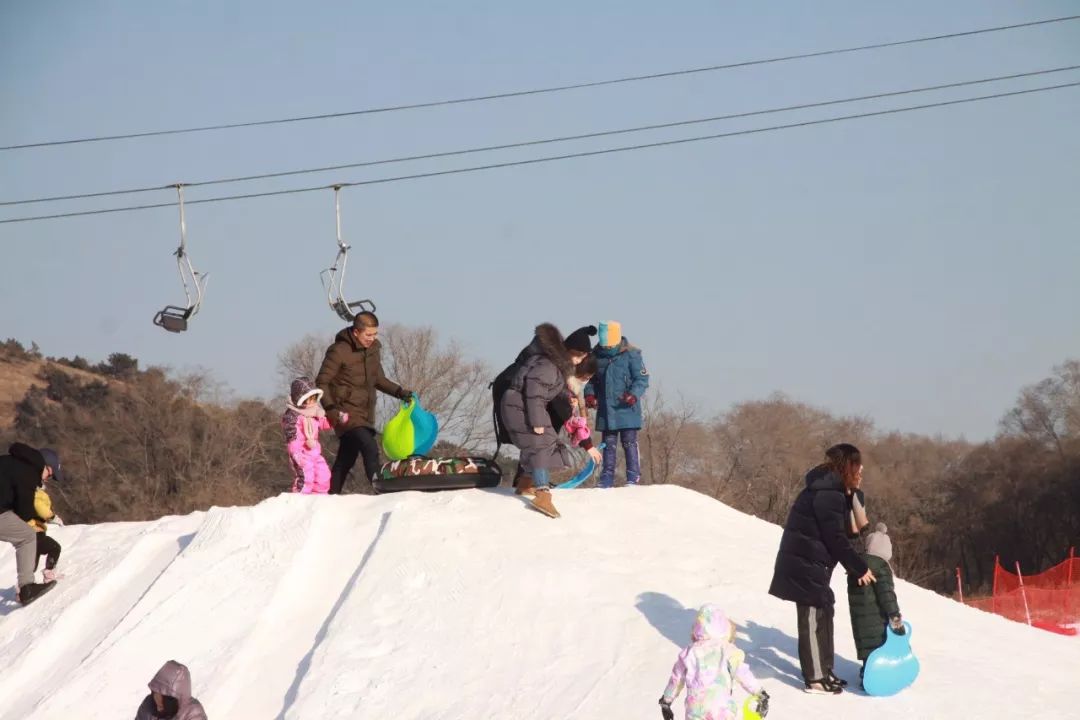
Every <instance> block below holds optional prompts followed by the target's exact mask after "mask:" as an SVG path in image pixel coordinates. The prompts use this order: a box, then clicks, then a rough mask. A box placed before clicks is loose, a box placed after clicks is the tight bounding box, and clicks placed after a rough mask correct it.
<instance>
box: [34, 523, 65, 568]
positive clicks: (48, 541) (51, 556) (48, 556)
mask: <svg viewBox="0 0 1080 720" xmlns="http://www.w3.org/2000/svg"><path fill="white" fill-rule="evenodd" d="M42 555H44V556H45V569H46V570H52V569H53V568H54V567H56V563H57V561H58V560H59V559H60V543H58V542H56V541H55V540H53V539H52V538H51V537H49V536H48V535H46V534H45V533H43V532H39V533H38V534H37V555H35V556H34V569H35V570H37V568H38V563H39V562H40V561H41V556H42Z"/></svg>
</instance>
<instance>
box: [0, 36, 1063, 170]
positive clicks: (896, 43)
mask: <svg viewBox="0 0 1080 720" xmlns="http://www.w3.org/2000/svg"><path fill="white" fill-rule="evenodd" d="M1073 20H1080V15H1067V16H1062V17H1055V18H1047V19H1043V20H1032V21H1029V22H1022V23H1014V24H1011V25H998V26H995V27H988V28H978V29H975V30H965V31H961V32H954V33H945V34H939V35H930V36H924V37H917V38H907V39H904V40H893V41H890V42H881V43H873V44H868V45H857V46H852V47H845V48H834V49H830V50H817V51H814V52H807V53H798V54H794V55H784V56H778V57H771V58H762V59H756V60H743V61H739V62H731V63H724V64H720V65H708V66H704V67H695V68H684V69H680V70H670V71H666V72H656V73H649V74H644V75H630V76H625V77H618V78H609V79H606V80H596V81H592V82H580V83H573V84H569V85H557V86H552V87H544V88H532V89H526V90H514V91H510V92H503V93H493V94H489V95H477V96H472V97H463V98H453V99H449V100H433V101H427V102H418V103H411V104H403V105H390V106H385V107H375V108H365V109H361V110H349V111H346V112H337V113H321V114H317V115H304V116H298V117H287V118H276V119H272V120H256V121H251V122H240V123H220V124H215V125H203V126H198V127H188V128H174V129H168V130H152V131H146V132H133V133H122V134H114V135H101V136H96V137H84V138H73V139H66V140H51V141H45V142H34V143H22V144H13V145H5V146H0V152H3V151H8V150H22V149H29V148H40V147H51V146H56V145H75V144H79V143H94V142H105V141H112V140H128V139H135V138H146V137H155V136H162V135H180V134H186V133H197V132H208V131H212V130H230V129H234V128H248V127H258V126H264V125H280V124H285V123H298V122H307V121H312V120H328V119H332V118H341V117H352V116H358V115H374V114H378V113H389V112H398V111H402V110H417V109H421V108H433V107H442V106H447V105H462V104H466V103H477V102H486V101H491V100H501V99H506V98H513V97H524V96H530V95H544V94H549V93H557V92H565V91H568V90H581V89H585V88H595V87H603V86H607V85H618V84H623V83H631V82H641V81H645V80H659V79H663V78H671V77H679V76H684V75H693V74H698V73H706V72H715V71H719V70H730V69H734V68H744V67H752V66H755V65H769V64H773V63H782V62H790V61H793V60H805V59H809V58H817V57H826V56H830V55H842V54H847V53H855V52H863V51H867V50H880V49H884V48H891V47H900V46H904V45H915V44H919V43H928V42H935V41H940V40H951V39H956V38H962V37H971V36H975V35H984V34H987V33H996V32H1003V31H1007V30H1018V29H1021V28H1029V27H1036V26H1040V25H1051V24H1055V23H1063V22H1070V21H1073Z"/></svg>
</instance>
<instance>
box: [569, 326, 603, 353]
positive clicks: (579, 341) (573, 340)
mask: <svg viewBox="0 0 1080 720" xmlns="http://www.w3.org/2000/svg"><path fill="white" fill-rule="evenodd" d="M595 334H596V326H595V325H586V326H585V327H579V328H578V329H577V330H575V331H574V332H572V333H570V334H569V335H568V336H567V337H566V340H565V341H564V342H563V345H565V346H566V349H567V350H573V351H575V352H583V353H590V352H592V341H591V340H589V338H590V337H592V336H593V335H595Z"/></svg>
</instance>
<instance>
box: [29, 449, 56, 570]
mask: <svg viewBox="0 0 1080 720" xmlns="http://www.w3.org/2000/svg"><path fill="white" fill-rule="evenodd" d="M38 452H40V453H41V457H43V458H45V465H46V467H48V468H49V469H50V470H52V472H51V473H48V477H49V479H51V480H55V481H57V482H63V479H64V476H63V475H61V474H60V456H59V455H57V454H56V451H55V450H53V449H51V448H41V450H39V451H38ZM50 522H55V523H56V524H57V525H63V524H64V521H63V520H61V519H60V516H59V515H57V514H56V513H54V512H53V509H52V499H51V498H50V497H49V494H48V493H47V492H45V477H42V478H41V480H39V481H38V487H37V490H35V491H34V517H33V518H31V519H30V520H29V524H30V527H32V528H34V531H35V532H36V533H37V556H36V557H35V558H34V571H35V572H36V571H37V569H38V564H39V563H40V562H41V556H42V555H44V556H45V571H44V572H43V573H42V575H43V576H44V578H45V582H47V583H50V582H53V581H54V580H57V579H59V577H60V576H59V575H57V573H56V563H57V562H59V561H60V550H61V547H60V543H58V542H56V539H55V538H51V537H49V536H48V535H47V534H46V533H45V524H46V523H50Z"/></svg>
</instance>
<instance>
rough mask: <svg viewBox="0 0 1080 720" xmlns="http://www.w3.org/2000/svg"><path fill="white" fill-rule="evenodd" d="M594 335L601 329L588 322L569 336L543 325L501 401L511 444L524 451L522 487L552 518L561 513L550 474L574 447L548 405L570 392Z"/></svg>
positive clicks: (565, 463) (565, 462) (595, 457)
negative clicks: (561, 437) (563, 438)
mask: <svg viewBox="0 0 1080 720" xmlns="http://www.w3.org/2000/svg"><path fill="white" fill-rule="evenodd" d="M595 334H596V328H595V327H594V326H592V325H589V326H587V327H583V328H578V329H577V330H575V331H574V332H572V333H570V335H569V337H567V338H566V339H565V340H564V339H563V336H562V333H561V332H559V329H558V328H557V327H555V326H554V325H552V324H550V323H543V324H541V325H538V326H537V327H536V334H535V336H534V337H533V340H532V342H531V343H529V346H528V347H526V348H525V349H524V350H523V351H522V352H521V354H520V355H519V356H518V360H517V362H516V369H515V371H514V377H513V379H512V380H511V381H510V386H509V387H508V388H507V389H506V392H504V393H503V396H502V399H501V400H500V401H499V416H500V417H501V418H502V421H503V423H504V425H505V426H506V431H507V433H508V434H509V435H510V442H512V443H513V444H514V446H515V447H517V449H518V450H520V451H521V459H520V460H519V461H518V464H519V467H520V469H521V476H520V477H519V478H518V491H519V492H520V494H522V495H528V494H531V495H532V496H533V500H532V506H533V507H534V508H536V509H537V510H539V511H540V512H542V513H544V514H545V515H547V516H548V517H553V518H557V517H559V511H558V510H556V509H555V505H554V504H553V503H552V502H551V487H550V486H551V474H550V473H551V471H552V470H558V469H559V468H565V467H568V466H569V465H570V464H571V460H570V453H569V448H567V447H566V445H564V444H563V443H562V442H561V441H560V440H559V436H558V430H556V428H555V426H554V425H553V424H552V421H551V416H550V415H549V413H548V405H549V403H551V401H552V400H554V399H555V398H556V397H560V396H563V395H564V394H565V393H566V392H567V389H566V388H567V385H566V383H567V381H568V380H569V379H570V378H571V377H572V376H573V374H574V366H576V365H578V364H579V363H581V362H582V361H583V360H584V359H585V358H586V357H588V355H589V353H590V352H591V351H592V342H591V341H590V340H589V338H590V337H591V336H593V335H595ZM589 454H590V455H591V456H592V457H593V460H594V461H598V460H599V458H600V453H599V451H597V449H596V448H592V449H590V450H589Z"/></svg>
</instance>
